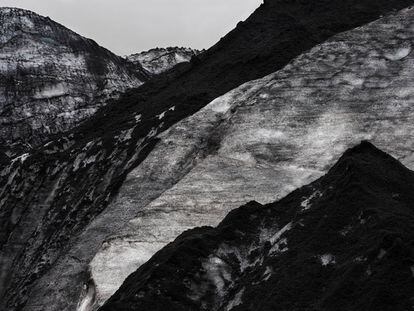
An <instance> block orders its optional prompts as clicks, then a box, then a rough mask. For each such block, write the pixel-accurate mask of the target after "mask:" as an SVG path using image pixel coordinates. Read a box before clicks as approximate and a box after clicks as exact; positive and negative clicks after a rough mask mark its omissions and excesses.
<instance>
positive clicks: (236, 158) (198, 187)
mask: <svg viewBox="0 0 414 311" xmlns="http://www.w3.org/2000/svg"><path fill="white" fill-rule="evenodd" d="M413 12H414V11H413V9H410V10H403V11H401V12H399V13H397V14H394V15H392V16H388V17H386V18H383V19H380V20H378V21H376V22H374V23H372V24H370V25H366V26H363V27H361V28H359V29H356V30H352V31H350V32H347V33H343V34H340V35H338V36H335V37H333V38H331V39H330V40H328V42H326V43H324V44H322V45H320V46H317V47H315V48H314V49H312V50H310V51H309V52H308V53H305V54H303V55H302V56H300V57H298V58H297V59H295V60H294V61H292V62H291V63H290V64H289V65H288V66H286V67H285V68H284V69H282V70H280V71H278V72H276V73H275V74H272V75H269V76H267V77H265V78H263V79H259V80H255V81H251V82H249V83H246V84H244V85H243V86H241V87H239V88H237V89H235V90H233V91H231V92H230V93H228V94H226V95H224V96H222V97H220V98H218V99H216V100H214V101H213V102H212V103H210V104H209V105H207V106H206V107H205V108H203V109H202V110H200V111H199V112H197V113H196V114H194V115H192V116H191V117H189V118H186V119H184V120H183V121H181V122H179V123H177V124H176V125H174V126H172V127H171V128H170V129H169V130H167V131H165V132H164V133H162V134H161V135H159V138H160V140H161V141H160V142H159V143H158V144H157V145H156V146H155V148H154V149H153V150H152V152H151V153H150V154H149V155H148V157H147V158H146V159H145V160H144V161H143V163H141V164H140V165H139V166H138V167H137V168H136V169H134V170H133V171H132V172H131V173H129V175H128V177H127V180H126V183H125V184H124V185H123V186H122V187H121V188H120V190H119V193H118V196H117V198H116V199H115V200H114V201H113V202H111V204H110V205H109V207H108V208H107V210H106V211H105V213H104V214H103V215H101V216H100V217H99V219H100V220H101V222H100V223H97V224H92V225H91V226H90V227H89V228H88V229H87V230H86V232H96V231H98V230H99V228H102V226H104V224H109V223H110V222H111V221H113V220H114V219H119V217H117V216H116V215H125V214H126V213H128V215H131V217H132V218H131V219H130V220H129V221H128V222H126V225H125V226H124V227H123V228H121V230H117V231H116V233H115V234H113V235H112V236H109V237H108V238H107V239H106V240H105V242H104V243H103V246H102V248H101V250H100V251H99V252H98V253H97V254H96V256H95V257H94V259H93V260H92V261H91V263H90V265H89V266H90V271H91V273H90V275H91V279H92V280H93V281H94V284H95V289H96V292H97V297H98V300H99V299H101V298H100V297H107V295H108V294H109V293H110V292H111V290H112V291H113V290H115V289H116V288H117V287H118V286H119V285H120V284H121V283H122V280H123V278H125V277H126V276H127V275H128V274H129V273H131V272H132V271H133V268H134V267H136V268H137V267H139V266H140V265H141V264H143V263H145V262H146V260H148V259H149V258H150V257H151V255H152V254H153V253H155V252H156V251H157V250H159V249H160V248H161V247H162V246H163V245H165V244H166V243H168V242H170V241H172V240H173V239H174V238H175V237H176V236H177V235H179V234H180V233H181V232H183V231H184V230H187V229H190V228H192V227H194V226H195V225H198V226H202V225H217V223H218V221H219V220H220V219H222V218H223V217H224V216H225V215H226V214H227V213H228V212H229V211H230V210H232V209H234V208H237V207H238V206H240V205H243V204H245V203H246V202H249V201H251V200H256V201H258V202H260V203H262V204H265V203H269V202H273V201H275V200H277V199H279V198H281V197H283V196H285V195H286V194H288V193H289V192H291V191H292V190H293V189H296V188H297V187H300V186H302V185H304V184H307V183H309V182H310V181H312V180H314V179H316V178H318V177H320V176H321V175H323V174H324V173H325V172H326V170H327V168H328V167H329V166H330V165H332V164H333V161H335V160H336V159H338V157H339V156H340V155H341V153H342V152H344V150H346V148H348V147H350V146H352V145H354V144H356V143H357V142H358V141H360V140H361V139H370V140H372V141H373V142H375V144H378V146H380V147H381V148H383V149H384V150H386V151H387V152H390V153H391V154H393V155H395V156H397V157H398V158H399V159H400V160H401V161H402V162H403V163H404V164H405V165H407V166H408V167H410V168H414V153H413V150H414V145H413V143H412V142H413V138H414V137H413V135H414V129H413V124H414V123H413V122H414V110H413V108H412V106H411V105H410V104H409V103H410V102H411V99H412V97H413V93H412V87H411V85H412V83H413V82H414V72H413V71H412V62H413V57H414V55H413V54H412V53H410V50H409V49H408V50H407V47H409V46H411V45H412V44H413V41H412V40H413V32H412V29H413V23H412V21H413ZM390 42H392V44H391V45H390ZM395 55H400V57H394V56H395ZM327 148H328V149H327ZM172 178H177V179H178V181H176V182H175V183H174V184H172V182H171V179H172ZM144 185H145V186H144ZM160 185H165V186H166V187H168V189H167V190H164V189H165V188H162V190H164V191H160ZM151 193H152V194H153V197H156V199H154V200H152V201H151V202H148V200H147V198H148V196H150V195H151ZM136 210H138V212H135V216H133V213H134V212H133V211H136ZM130 211H131V212H130ZM85 240H86V236H85ZM132 254H134V255H132ZM120 256H122V258H123V260H122V261H120V260H119V257H120Z"/></svg>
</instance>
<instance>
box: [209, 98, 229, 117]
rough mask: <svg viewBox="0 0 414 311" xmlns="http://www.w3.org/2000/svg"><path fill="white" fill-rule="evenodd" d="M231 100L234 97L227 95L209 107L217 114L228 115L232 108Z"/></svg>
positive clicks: (214, 101)
mask: <svg viewBox="0 0 414 311" xmlns="http://www.w3.org/2000/svg"><path fill="white" fill-rule="evenodd" d="M231 99H232V96H231V95H230V94H226V95H223V96H221V97H219V98H216V99H215V100H213V101H212V102H211V103H210V104H208V106H207V107H208V108H209V109H211V110H213V111H214V112H217V113H226V112H227V111H229V110H230V108H231V102H232V101H231Z"/></svg>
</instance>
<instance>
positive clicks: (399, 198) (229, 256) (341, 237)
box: [100, 142, 414, 311]
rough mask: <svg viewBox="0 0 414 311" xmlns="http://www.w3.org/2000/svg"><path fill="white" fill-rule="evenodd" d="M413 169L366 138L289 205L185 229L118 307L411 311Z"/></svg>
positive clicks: (113, 305) (244, 211) (120, 296)
mask: <svg viewBox="0 0 414 311" xmlns="http://www.w3.org/2000/svg"><path fill="white" fill-rule="evenodd" d="M413 202H414V172H412V171H409V170H408V169H406V168H405V167H403V166H402V165H401V164H400V163H399V162H398V161H397V160H395V159H394V158H392V157H391V156H389V155H387V154H385V153H383V152H381V151H380V150H378V149H376V148H375V147H374V146H373V145H371V144H370V143H368V142H363V143H362V144H360V145H359V146H357V147H354V148H352V149H350V150H348V151H347V152H346V153H345V154H344V155H343V156H342V157H341V158H340V160H339V161H338V163H337V164H336V165H335V166H334V167H333V168H332V169H331V170H330V171H329V172H328V174H327V175H325V176H324V177H322V178H320V179H319V180H317V181H315V182H313V183H311V184H310V185H308V186H305V187H303V188H301V189H299V190H296V191H294V192H293V193H291V194H290V195H288V196H287V197H285V198H284V199H282V200H280V201H278V202H276V203H272V204H268V205H261V204H259V203H257V202H251V203H248V204H247V205H245V206H243V207H241V208H239V209H237V210H234V211H232V212H231V213H230V214H229V215H228V216H227V217H226V218H225V219H224V220H223V221H222V222H221V223H220V224H219V225H218V227H217V228H207V227H204V228H198V229H194V230H190V231H188V232H185V233H183V234H182V235H181V236H180V237H178V238H177V239H176V240H175V241H174V242H173V243H171V244H169V245H168V246H166V247H165V248H164V249H162V250H161V251H159V252H158V253H157V254H156V255H155V256H154V257H153V258H152V259H151V260H150V261H149V262H148V263H146V264H145V265H143V266H142V267H141V268H140V269H139V270H138V271H137V272H135V273H134V274H132V275H131V276H130V277H128V279H127V280H126V281H125V283H124V284H123V285H122V287H121V288H120V289H119V290H118V292H117V293H116V294H115V295H114V296H113V297H112V298H111V299H110V300H109V301H108V302H107V304H106V305H105V306H104V307H102V308H101V309H100V310H102V311H111V310H123V311H127V310H152V311H156V310H166V309H168V310H174V311H178V310H186V311H189V310H211V311H213V310H233V311H236V310H237V311H241V310H257V311H259V310H275V309H277V310H292V311H295V310H315V311H316V310H335V311H341V310H367V311H370V310H372V311H374V310H384V311H385V310H390V311H391V310H393V311H397V310H401V311H402V310H409V309H411V308H412V306H413V296H412V293H413V290H414V244H413V238H414V225H413V224H414V205H413Z"/></svg>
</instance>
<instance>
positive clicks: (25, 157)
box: [11, 153, 30, 164]
mask: <svg viewBox="0 0 414 311" xmlns="http://www.w3.org/2000/svg"><path fill="white" fill-rule="evenodd" d="M29 156H30V154H29V153H24V154H22V155H20V156H18V157H16V158H14V159H13V160H12V161H11V162H12V164H13V163H14V162H16V161H20V163H23V162H24V161H26V159H27V158H28V157H29Z"/></svg>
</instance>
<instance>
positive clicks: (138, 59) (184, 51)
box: [127, 47, 202, 75]
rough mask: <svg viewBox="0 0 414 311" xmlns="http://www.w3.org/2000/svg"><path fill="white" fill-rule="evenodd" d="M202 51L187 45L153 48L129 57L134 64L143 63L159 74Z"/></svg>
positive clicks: (149, 70)
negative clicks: (186, 46)
mask: <svg viewBox="0 0 414 311" xmlns="http://www.w3.org/2000/svg"><path fill="white" fill-rule="evenodd" d="M201 52H202V51H199V50H195V49H191V48H185V47H167V48H153V49H150V50H148V51H143V52H141V53H137V54H132V55H130V56H128V57H127V59H128V60H129V61H131V62H133V63H134V64H141V65H142V67H143V68H144V69H146V70H147V71H148V72H150V73H151V74H154V75H158V74H160V73H162V72H165V71H168V70H170V69H171V68H173V67H175V66H176V65H178V64H180V63H184V62H189V61H190V60H191V58H192V57H193V56H195V55H198V54H200V53H201Z"/></svg>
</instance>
